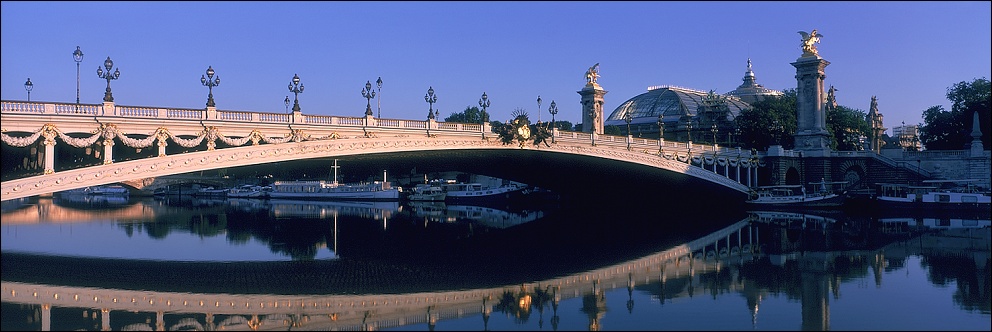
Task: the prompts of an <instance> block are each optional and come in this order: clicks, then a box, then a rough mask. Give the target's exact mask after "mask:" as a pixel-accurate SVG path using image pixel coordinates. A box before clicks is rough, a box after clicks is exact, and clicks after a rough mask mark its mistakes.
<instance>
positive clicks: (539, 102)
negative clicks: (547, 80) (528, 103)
mask: <svg viewBox="0 0 992 332" xmlns="http://www.w3.org/2000/svg"><path fill="white" fill-rule="evenodd" d="M537 122H541V95H538V96H537Z"/></svg>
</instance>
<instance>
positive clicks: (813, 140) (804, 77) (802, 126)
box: [792, 53, 830, 157]
mask: <svg viewBox="0 0 992 332" xmlns="http://www.w3.org/2000/svg"><path fill="white" fill-rule="evenodd" d="M829 64H830V62H829V61H827V60H823V59H822V58H820V56H819V55H816V54H815V53H814V54H804V55H803V56H802V57H800V58H799V59H798V60H797V61H796V62H793V63H792V66H793V67H796V81H797V83H798V85H797V88H796V97H797V98H796V108H797V113H796V120H797V122H798V123H797V126H796V135H795V144H796V146H795V150H798V151H806V152H807V153H805V154H804V155H805V156H810V157H825V156H830V133H829V132H827V120H826V119H827V118H826V114H825V111H824V107H823V106H824V103H823V101H824V98H823V79H824V78H826V75H824V71H823V70H824V68H826V67H827V65H829Z"/></svg>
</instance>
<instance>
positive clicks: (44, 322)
mask: <svg viewBox="0 0 992 332" xmlns="http://www.w3.org/2000/svg"><path fill="white" fill-rule="evenodd" d="M41 330H42V331H51V330H52V305H51V304H42V305H41Z"/></svg>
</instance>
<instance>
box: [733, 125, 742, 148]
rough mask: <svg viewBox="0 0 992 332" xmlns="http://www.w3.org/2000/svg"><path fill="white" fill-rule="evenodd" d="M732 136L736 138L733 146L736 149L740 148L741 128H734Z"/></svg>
mask: <svg viewBox="0 0 992 332" xmlns="http://www.w3.org/2000/svg"><path fill="white" fill-rule="evenodd" d="M734 136H735V137H736V138H734V144H736V145H737V147H740V146H741V127H737V128H734Z"/></svg>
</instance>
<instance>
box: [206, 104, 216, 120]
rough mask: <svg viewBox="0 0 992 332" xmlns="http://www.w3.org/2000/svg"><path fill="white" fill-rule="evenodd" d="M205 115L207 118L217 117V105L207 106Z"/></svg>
mask: <svg viewBox="0 0 992 332" xmlns="http://www.w3.org/2000/svg"><path fill="white" fill-rule="evenodd" d="M206 117H207V119H208V120H213V119H216V118H217V107H215V106H207V113H206Z"/></svg>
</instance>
